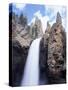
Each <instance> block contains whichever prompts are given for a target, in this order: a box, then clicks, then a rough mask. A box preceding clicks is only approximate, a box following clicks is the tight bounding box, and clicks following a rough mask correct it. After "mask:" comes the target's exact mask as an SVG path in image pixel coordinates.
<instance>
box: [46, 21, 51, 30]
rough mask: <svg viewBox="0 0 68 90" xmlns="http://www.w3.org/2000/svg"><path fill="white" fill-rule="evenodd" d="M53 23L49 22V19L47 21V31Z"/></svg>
mask: <svg viewBox="0 0 68 90" xmlns="http://www.w3.org/2000/svg"><path fill="white" fill-rule="evenodd" d="M50 28H51V25H50V24H49V21H47V28H46V31H50Z"/></svg>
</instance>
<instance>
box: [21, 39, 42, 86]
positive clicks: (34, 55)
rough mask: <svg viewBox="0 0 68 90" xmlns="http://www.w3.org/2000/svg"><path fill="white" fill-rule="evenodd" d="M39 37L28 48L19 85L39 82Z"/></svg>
mask: <svg viewBox="0 0 68 90" xmlns="http://www.w3.org/2000/svg"><path fill="white" fill-rule="evenodd" d="M40 40H41V38H38V39H35V40H34V41H33V42H32V44H31V46H30V49H29V52H28V57H27V61H26V65H25V68H24V75H23V79H22V82H21V86H29V85H38V84H39V45H40Z"/></svg>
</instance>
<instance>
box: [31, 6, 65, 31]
mask: <svg viewBox="0 0 68 90" xmlns="http://www.w3.org/2000/svg"><path fill="white" fill-rule="evenodd" d="M57 12H59V13H60V15H61V18H62V24H63V27H64V28H65V27H66V24H65V23H66V8H65V7H64V6H45V16H42V13H41V12H40V10H38V11H36V12H35V13H34V15H33V18H32V20H31V22H30V23H29V24H31V23H32V22H35V18H36V17H38V18H39V19H40V20H41V22H42V29H43V33H44V32H45V30H46V27H47V21H49V23H50V25H51V26H52V25H53V24H54V23H55V22H56V15H57Z"/></svg>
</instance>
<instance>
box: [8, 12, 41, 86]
mask: <svg viewBox="0 0 68 90" xmlns="http://www.w3.org/2000/svg"><path fill="white" fill-rule="evenodd" d="M9 18H10V23H9V27H10V28H9V41H10V42H12V56H11V57H12V79H13V82H12V84H13V85H12V86H19V85H20V82H21V79H22V76H23V71H24V66H25V62H26V60H27V55H28V50H29V47H30V44H31V43H32V41H33V40H34V39H36V38H38V37H41V36H42V28H41V21H40V20H39V19H38V18H37V19H36V20H35V22H34V23H33V26H31V25H30V26H28V25H27V22H26V21H27V20H26V18H24V16H23V15H21V16H20V19H19V17H18V16H16V15H15V14H14V13H10V14H9Z"/></svg>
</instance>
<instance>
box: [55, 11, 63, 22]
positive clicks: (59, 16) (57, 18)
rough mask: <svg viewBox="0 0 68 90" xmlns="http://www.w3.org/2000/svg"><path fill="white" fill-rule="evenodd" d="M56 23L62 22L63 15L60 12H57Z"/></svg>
mask: <svg viewBox="0 0 68 90" xmlns="http://www.w3.org/2000/svg"><path fill="white" fill-rule="evenodd" d="M56 23H57V24H62V19H61V15H60V13H59V12H57V17H56Z"/></svg>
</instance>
